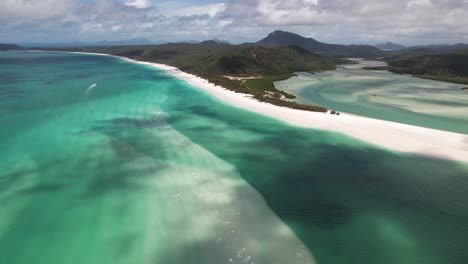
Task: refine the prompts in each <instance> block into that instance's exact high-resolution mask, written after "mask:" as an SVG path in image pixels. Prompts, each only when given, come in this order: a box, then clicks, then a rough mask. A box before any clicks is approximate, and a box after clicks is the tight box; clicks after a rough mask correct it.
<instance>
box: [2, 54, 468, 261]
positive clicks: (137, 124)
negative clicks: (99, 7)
mask: <svg viewBox="0 0 468 264" xmlns="http://www.w3.org/2000/svg"><path fill="white" fill-rule="evenodd" d="M0 79H1V83H0V127H1V130H0V136H1V139H2V140H1V141H0V205H1V206H0V263H8V264H11V263H13V264H16V263H48V264H51V263H313V262H315V263H319V264H320V263H360V264H362V263H383V264H387V263H388V264H390V263H398V264H401V263H403V264H405V263H408V264H409V263H411V264H414V263H429V264H432V263H434V264H435V263H440V264H442V263H444V264H445V263H460V264H461V263H466V259H467V258H468V253H467V252H466V249H465V248H466V244H467V242H468V240H467V235H468V224H467V223H468V221H467V220H468V205H467V204H466V201H467V200H468V166H467V165H466V164H461V163H456V162H449V161H443V160H436V159H429V158H423V157H418V156H411V155H401V154H396V153H392V152H389V151H385V150H382V149H378V148H375V147H373V146H370V145H368V144H365V143H362V142H359V141H356V140H353V139H350V138H348V137H345V136H341V135H338V134H333V133H328V132H322V131H316V130H307V129H300V128H296V127H291V126H288V125H285V124H283V123H280V122H278V121H275V120H272V119H269V118H266V117H263V116H260V115H257V114H253V113H250V112H247V111H244V110H241V109H237V108H233V107H230V106H227V105H224V104H221V103H220V102H218V101H216V100H215V99H213V98H211V97H210V96H208V95H206V94H203V93H202V92H200V91H198V90H196V89H195V88H193V87H190V86H189V85H187V84H186V83H184V82H182V81H179V80H177V79H174V78H172V77H170V76H168V75H166V74H165V73H163V72H160V71H157V70H154V69H151V68H148V67H146V66H142V65H136V64H130V63H127V62H123V61H120V60H118V59H115V58H109V57H101V56H92V55H72V54H64V53H38V52H37V53H33V52H2V53H0ZM92 84H96V86H95V87H94V88H91V89H88V88H89V87H91V86H92ZM87 90H89V91H88V93H86V91H87Z"/></svg>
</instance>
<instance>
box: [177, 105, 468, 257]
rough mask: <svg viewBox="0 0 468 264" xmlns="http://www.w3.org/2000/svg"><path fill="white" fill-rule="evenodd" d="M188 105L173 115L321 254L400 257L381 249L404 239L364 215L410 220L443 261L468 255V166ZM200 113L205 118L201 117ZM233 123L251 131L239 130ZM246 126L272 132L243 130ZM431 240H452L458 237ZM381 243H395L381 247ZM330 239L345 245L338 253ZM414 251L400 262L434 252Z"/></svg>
mask: <svg viewBox="0 0 468 264" xmlns="http://www.w3.org/2000/svg"><path fill="white" fill-rule="evenodd" d="M179 110H180V112H179V113H178V114H175V115H173V116H171V119H170V124H171V125H172V126H173V127H175V128H176V129H177V130H178V131H179V132H181V133H182V134H184V135H185V136H187V137H188V138H190V139H191V140H192V141H194V142H195V143H197V144H199V145H201V146H202V147H204V148H205V149H207V150H209V151H210V152H212V153H213V154H215V155H216V156H218V157H220V158H222V159H223V160H226V161H227V162H229V163H231V164H233V165H234V166H235V167H236V168H237V169H238V170H239V171H240V173H241V175H242V177H243V178H244V179H245V180H246V181H247V182H249V184H250V185H252V186H253V187H254V188H255V189H256V190H257V191H259V192H260V193H261V194H262V196H263V197H264V198H265V200H266V202H267V203H268V204H269V206H270V207H271V208H272V210H273V211H274V212H275V213H276V214H277V215H278V216H279V217H280V218H281V219H282V220H283V221H284V222H286V223H287V224H288V225H289V226H291V227H292V228H293V229H294V230H295V232H296V234H297V235H298V236H299V237H300V238H301V239H302V240H303V241H304V242H305V244H306V245H308V246H309V247H310V248H311V250H312V252H313V253H314V255H315V257H316V258H317V260H318V263H339V261H345V260H346V263H371V262H372V260H374V261H379V259H380V262H379V263H395V261H396V260H395V259H392V258H391V257H388V259H387V260H385V261H383V260H381V258H385V257H386V256H390V255H391V254H393V252H394V250H396V249H397V248H398V247H400V246H401V245H399V244H398V243H397V242H392V241H388V242H382V243H381V244H379V242H374V241H378V239H379V238H378V236H379V234H378V233H377V231H371V230H370V229H369V230H365V229H364V230H361V229H356V230H355V231H353V230H352V229H353V228H354V227H353V226H356V222H359V221H361V222H362V221H363V220H362V219H363V218H364V219H367V220H368V221H371V219H372V217H375V218H379V217H381V218H382V219H387V218H388V219H392V220H391V221H390V220H388V221H390V222H392V221H396V222H397V223H398V225H400V224H401V225H403V226H404V228H405V230H406V229H407V230H409V231H407V232H408V233H409V234H408V235H407V236H408V239H410V240H412V241H415V242H414V243H416V244H417V245H418V247H421V248H423V250H425V251H426V253H424V254H427V255H426V256H428V255H430V254H433V253H434V252H437V253H436V254H438V259H441V260H442V261H441V262H439V261H437V260H436V259H434V263H449V262H447V261H450V263H460V264H461V263H463V261H461V260H462V259H466V257H468V253H466V251H465V250H464V249H463V246H462V245H463V244H464V243H463V242H466V239H465V237H466V236H467V235H468V225H467V224H466V223H467V221H468V205H467V204H466V201H467V200H468V173H467V168H466V166H463V165H461V164H459V163H456V162H451V161H446V160H439V159H432V158H427V157H422V156H415V155H403V154H395V153H391V152H388V151H384V150H380V149H377V148H374V147H372V146H369V145H365V144H357V145H356V144H348V143H343V142H341V143H339V142H338V143H333V137H334V136H335V135H331V136H330V133H326V132H320V131H313V130H301V129H297V128H291V127H287V126H283V125H280V124H278V123H277V122H273V121H270V122H268V121H263V122H259V123H255V120H252V121H251V122H250V121H247V122H245V121H244V120H248V118H249V116H248V115H247V114H246V115H245V116H243V115H239V112H236V114H235V115H230V116H229V117H225V116H223V117H221V114H218V113H217V112H215V111H212V110H209V109H206V108H203V107H199V108H197V107H189V108H187V109H179ZM185 110H186V111H185ZM192 111H195V114H191V112H192ZM222 111H223V109H220V111H219V112H222ZM197 118H200V119H199V120H200V121H199V122H197V121H194V119H197ZM202 119H203V120H202ZM206 120H210V121H209V122H207V121H206ZM204 123H218V124H220V123H221V124H223V125H222V126H221V125H220V127H224V128H218V129H209V128H208V127H206V126H204V125H203V124H204ZM232 130H234V131H242V133H241V134H238V135H235V134H233V133H232V132H231V131H232ZM243 134H252V135H262V136H261V137H256V138H255V137H252V138H243V136H242V135H243ZM325 142H326V143H325ZM369 215H372V217H371V216H369ZM427 219H430V220H427ZM367 220H366V221H367ZM418 223H421V224H418ZM382 225H383V224H382ZM433 229H438V230H441V231H440V232H434V231H433ZM379 232H380V231H379ZM395 233H398V232H395ZM444 233H445V234H450V235H444ZM344 236H346V237H344ZM447 240H448V241H447ZM428 241H444V243H446V245H449V246H440V245H438V244H437V243H431V242H428ZM377 245H378V246H381V247H388V248H386V249H379V250H377V249H376V250H375V252H372V248H373V247H377ZM359 246H361V247H362V246H368V247H369V249H365V248H359ZM330 248H331V249H333V248H335V249H336V250H339V251H342V252H341V253H337V252H336V251H334V252H330V251H328V250H330ZM343 252H347V253H343ZM414 254H415V257H411V256H408V257H407V258H401V259H400V260H398V261H399V263H412V262H413V263H414V260H418V261H419V260H423V259H424V257H425V255H424V254H423V253H421V252H418V253H414ZM341 255H342V259H340V256H341ZM349 256H353V258H349ZM336 261H338V262H336ZM402 261H403V262H402ZM405 261H406V262H405Z"/></svg>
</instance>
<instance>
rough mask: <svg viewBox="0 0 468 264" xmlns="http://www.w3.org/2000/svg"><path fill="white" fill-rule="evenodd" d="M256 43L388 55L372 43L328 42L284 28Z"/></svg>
mask: <svg viewBox="0 0 468 264" xmlns="http://www.w3.org/2000/svg"><path fill="white" fill-rule="evenodd" d="M255 44H256V45H260V46H266V47H280V46H298V47H301V48H303V49H306V50H308V51H310V52H313V53H318V54H323V55H328V56H340V57H364V58H372V57H381V56H384V55H386V52H385V51H382V50H380V49H378V48H376V47H374V46H370V45H342V44H328V43H324V42H320V41H317V40H315V39H313V38H306V37H303V36H301V35H299V34H296V33H291V32H288V31H282V30H276V31H273V32H271V33H270V34H268V36H267V37H265V38H263V39H261V40H260V41H258V42H256V43H255Z"/></svg>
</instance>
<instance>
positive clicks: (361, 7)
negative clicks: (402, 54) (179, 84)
mask: <svg viewBox="0 0 468 264" xmlns="http://www.w3.org/2000/svg"><path fill="white" fill-rule="evenodd" d="M219 1H220V2H218V3H207V4H198V5H194V4H189V3H188V2H183V1H182V2H181V1H170V0H160V1H157V2H156V1H154V4H152V3H151V1H150V0H95V1H86V2H83V1H80V0H60V1H58V0H41V1H33V0H0V36H2V38H3V39H4V36H10V38H11V39H14V38H13V37H14V36H20V37H21V39H24V38H27V37H28V36H29V37H30V38H33V37H35V36H37V37H39V38H46V39H54V38H55V39H62V40H63V38H65V37H68V38H73V39H74V38H76V37H77V36H76V34H75V32H80V35H79V36H78V37H79V38H82V39H85V40H86V39H87V40H100V39H122V38H129V37H147V38H149V39H166V40H174V41H177V40H187V39H190V40H191V39H198V40H201V39H202V38H220V39H227V40H231V41H253V40H258V39H260V38H261V37H263V36H265V35H266V34H267V33H269V32H270V31H272V30H275V29H283V30H289V31H293V32H297V33H299V34H302V35H306V36H311V37H315V38H318V39H319V40H322V41H327V42H336V43H351V42H353V43H374V42H380V41H386V40H392V41H400V42H403V44H405V43H410V44H412V43H442V42H452V43H453V42H468V30H467V29H466V28H465V27H464V25H467V24H468V0H437V1H436V0H392V1H377V0H375V1H370V0H288V1H282V0H229V1H227V0H225V1H224V2H221V1H222V0H219ZM24 32H28V34H24ZM47 36H48V37H47Z"/></svg>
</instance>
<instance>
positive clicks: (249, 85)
mask: <svg viewBox="0 0 468 264" xmlns="http://www.w3.org/2000/svg"><path fill="white" fill-rule="evenodd" d="M48 50H63V51H80V52H95V53H104V54H112V55H118V56H123V57H128V58H132V59H137V60H141V61H148V62H156V63H164V64H168V65H172V66H175V67H177V68H179V69H181V70H182V71H185V72H189V73H191V74H194V75H197V76H200V77H202V78H204V79H207V80H209V81H210V82H211V83H213V84H216V85H220V86H223V87H225V88H227V89H230V90H233V91H236V92H240V93H247V94H252V95H253V96H254V98H256V99H257V100H260V101H264V102H269V103H272V104H275V105H280V106H287V107H291V108H296V109H302V110H310V111H319V112H326V111H327V109H326V108H324V107H318V106H310V105H302V104H298V103H296V102H292V101H288V100H284V99H286V98H288V99H291V98H294V95H292V94H289V93H286V92H284V91H280V90H278V89H276V88H275V87H274V82H275V81H278V80H284V79H288V78H290V77H292V76H294V72H298V71H305V72H317V71H323V70H333V69H335V67H336V66H335V65H336V64H341V63H347V62H349V61H348V60H344V59H337V58H330V57H323V56H319V55H316V54H314V53H311V52H309V51H307V50H305V49H303V48H300V47H295V46H289V47H276V48H267V47H261V46H256V45H246V44H244V45H230V44H227V43H218V42H215V41H205V42H202V43H199V44H190V43H169V44H163V45H147V46H123V47H122V46H119V47H84V48H73V49H48ZM252 76H258V78H255V79H249V78H247V77H252ZM230 77H235V78H230Z"/></svg>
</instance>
